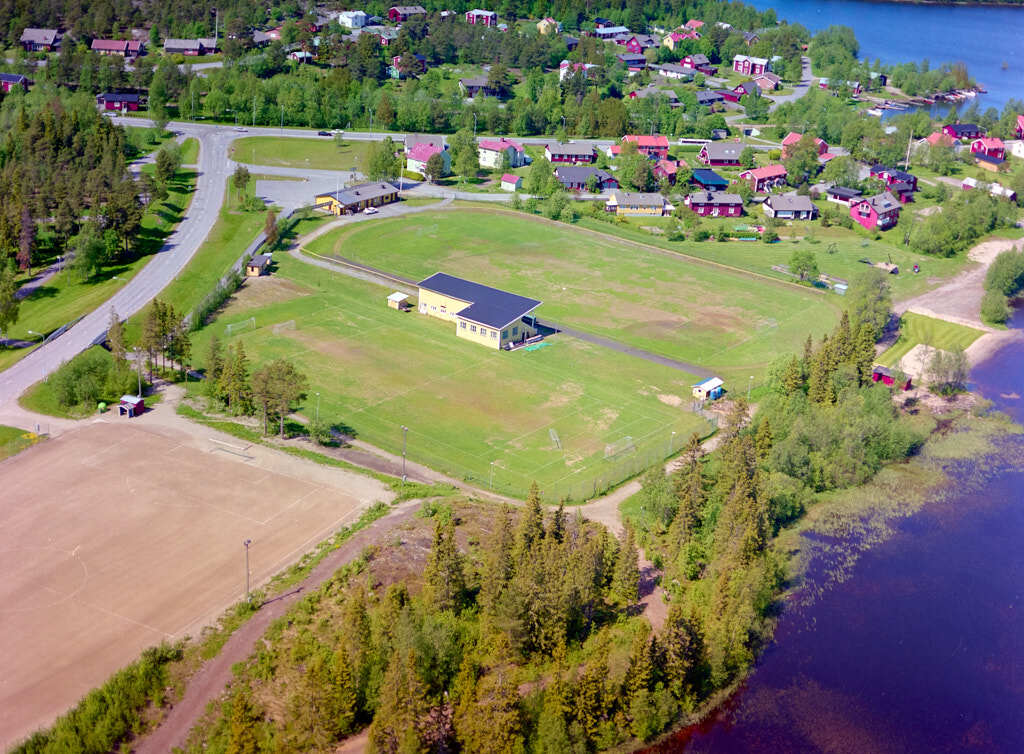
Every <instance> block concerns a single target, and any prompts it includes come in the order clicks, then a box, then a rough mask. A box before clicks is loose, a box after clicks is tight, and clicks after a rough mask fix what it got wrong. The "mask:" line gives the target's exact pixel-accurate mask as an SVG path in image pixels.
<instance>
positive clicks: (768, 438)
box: [754, 416, 774, 461]
mask: <svg viewBox="0 0 1024 754" xmlns="http://www.w3.org/2000/svg"><path fill="white" fill-rule="evenodd" d="M773 441H774V437H773V436H772V427H771V423H770V422H769V421H768V417H767V416H766V417H765V418H764V419H762V420H761V423H760V424H758V425H757V433H756V435H755V436H754V449H755V450H756V451H757V457H758V458H759V459H760V460H762V461H763V460H765V459H766V458H768V454H769V453H771V451H772V443H773Z"/></svg>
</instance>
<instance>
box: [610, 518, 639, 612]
mask: <svg viewBox="0 0 1024 754" xmlns="http://www.w3.org/2000/svg"><path fill="white" fill-rule="evenodd" d="M638 558H639V552H638V550H637V546H636V538H635V536H634V535H633V529H632V527H629V526H627V527H626V533H625V535H624V536H623V538H622V542H621V546H620V548H619V557H618V559H617V560H616V562H615V576H614V578H613V579H612V594H613V595H614V596H615V597H616V598H617V599H619V600H621V601H622V602H624V603H625V604H627V605H632V604H633V603H635V602H636V601H637V600H638V599H640V567H639V566H638V564H637V561H638Z"/></svg>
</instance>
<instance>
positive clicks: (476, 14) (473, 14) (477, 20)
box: [466, 8, 498, 26]
mask: <svg viewBox="0 0 1024 754" xmlns="http://www.w3.org/2000/svg"><path fill="white" fill-rule="evenodd" d="M466 23H467V24H475V25H477V26H497V25H498V14H497V13H495V12H494V11H493V10H480V9H479V8H474V9H473V10H467V11H466Z"/></svg>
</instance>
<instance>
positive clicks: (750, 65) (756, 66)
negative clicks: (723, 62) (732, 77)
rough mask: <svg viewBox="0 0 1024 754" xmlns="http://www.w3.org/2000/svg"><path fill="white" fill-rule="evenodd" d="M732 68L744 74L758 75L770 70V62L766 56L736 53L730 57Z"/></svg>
mask: <svg viewBox="0 0 1024 754" xmlns="http://www.w3.org/2000/svg"><path fill="white" fill-rule="evenodd" d="M732 69H733V70H734V71H736V73H742V74H743V75H744V76H760V75H761V74H762V73H766V72H767V71H769V70H771V63H769V62H768V59H767V58H755V57H751V56H750V55H736V56H735V57H734V58H733V59H732Z"/></svg>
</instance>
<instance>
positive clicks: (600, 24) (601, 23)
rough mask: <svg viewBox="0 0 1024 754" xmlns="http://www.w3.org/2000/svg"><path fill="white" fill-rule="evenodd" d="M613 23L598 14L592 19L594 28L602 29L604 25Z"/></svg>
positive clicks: (612, 24)
mask: <svg viewBox="0 0 1024 754" xmlns="http://www.w3.org/2000/svg"><path fill="white" fill-rule="evenodd" d="M614 25H615V24H614V23H612V22H611V21H609V20H608V19H607V18H601V17H600V16H598V17H597V18H595V19H594V28H597V29H604V28H605V27H608V26H614Z"/></svg>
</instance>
